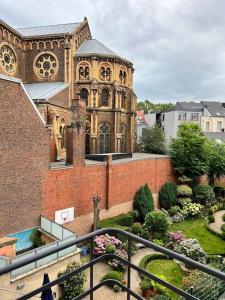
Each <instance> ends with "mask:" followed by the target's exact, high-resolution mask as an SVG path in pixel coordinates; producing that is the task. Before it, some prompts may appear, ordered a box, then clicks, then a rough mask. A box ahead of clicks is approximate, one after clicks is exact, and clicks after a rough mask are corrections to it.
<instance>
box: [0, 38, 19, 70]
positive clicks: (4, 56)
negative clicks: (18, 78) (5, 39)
mask: <svg viewBox="0 0 225 300" xmlns="http://www.w3.org/2000/svg"><path fill="white" fill-rule="evenodd" d="M0 64H1V66H2V67H3V69H4V70H5V71H6V72H7V73H10V74H12V73H15V71H16V55H15V53H14V51H13V49H12V48H11V47H10V46H8V45H6V44H3V45H2V46H1V47H0Z"/></svg>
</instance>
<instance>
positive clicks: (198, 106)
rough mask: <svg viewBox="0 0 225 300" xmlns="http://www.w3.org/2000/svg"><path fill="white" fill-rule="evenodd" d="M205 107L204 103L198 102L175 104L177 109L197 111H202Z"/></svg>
mask: <svg viewBox="0 0 225 300" xmlns="http://www.w3.org/2000/svg"><path fill="white" fill-rule="evenodd" d="M202 109H203V105H202V103H201V102H200V103H197V102H177V103H176V104H175V106H174V109H173V110H175V111H197V112H200V111H201V110H202Z"/></svg>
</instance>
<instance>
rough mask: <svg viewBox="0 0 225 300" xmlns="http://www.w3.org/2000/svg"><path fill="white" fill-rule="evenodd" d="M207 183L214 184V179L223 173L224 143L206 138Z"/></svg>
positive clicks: (224, 165) (224, 172) (224, 161)
mask: <svg viewBox="0 0 225 300" xmlns="http://www.w3.org/2000/svg"><path fill="white" fill-rule="evenodd" d="M208 155H209V171H208V176H209V184H211V185H214V182H215V179H218V180H219V179H220V177H222V176H224V175H225V144H219V143H218V142H216V141H215V140H208Z"/></svg>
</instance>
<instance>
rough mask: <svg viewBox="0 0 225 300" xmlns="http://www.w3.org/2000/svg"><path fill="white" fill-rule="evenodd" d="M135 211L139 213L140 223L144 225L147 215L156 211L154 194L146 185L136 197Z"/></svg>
mask: <svg viewBox="0 0 225 300" xmlns="http://www.w3.org/2000/svg"><path fill="white" fill-rule="evenodd" d="M134 209H135V210H137V211H138V213H139V218H140V222H141V223H143V222H144V220H145V216H146V215H147V213H149V212H150V211H152V210H153V209H154V201H153V196H152V192H151V191H150V190H149V187H148V186H147V185H145V186H144V187H141V188H140V189H139V190H138V192H137V193H136V195H135V199H134Z"/></svg>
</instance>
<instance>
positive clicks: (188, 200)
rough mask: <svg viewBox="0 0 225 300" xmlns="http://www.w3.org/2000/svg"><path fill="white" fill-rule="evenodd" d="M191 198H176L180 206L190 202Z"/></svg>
mask: <svg viewBox="0 0 225 300" xmlns="http://www.w3.org/2000/svg"><path fill="white" fill-rule="evenodd" d="M191 202H192V199H191V198H178V200H177V203H178V204H179V205H180V206H181V207H184V206H186V205H187V204H189V203H191Z"/></svg>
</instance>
